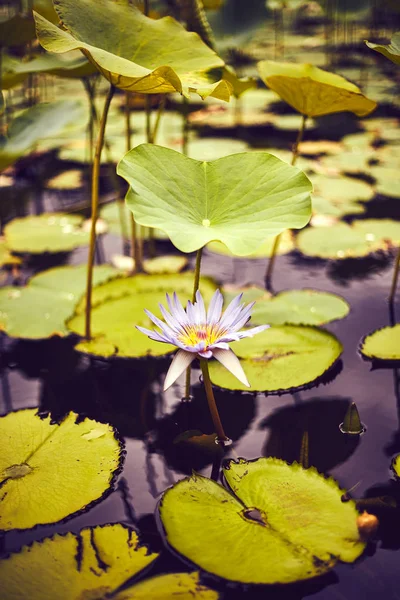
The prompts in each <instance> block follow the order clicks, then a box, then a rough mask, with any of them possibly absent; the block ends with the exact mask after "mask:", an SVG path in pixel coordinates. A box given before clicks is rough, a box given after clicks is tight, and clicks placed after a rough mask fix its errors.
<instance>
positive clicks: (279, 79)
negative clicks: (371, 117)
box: [258, 60, 376, 117]
mask: <svg viewBox="0 0 400 600" xmlns="http://www.w3.org/2000/svg"><path fill="white" fill-rule="evenodd" d="M258 71H259V73H260V77H261V79H262V80H263V81H264V83H265V84H266V85H267V86H268V87H269V88H271V89H272V90H274V91H275V92H276V93H277V94H279V96H280V97H281V98H282V99H283V100H285V102H287V103H288V104H290V106H293V108H295V109H296V110H297V111H298V112H300V113H302V114H303V115H307V116H309V117H318V116H321V115H327V114H329V113H335V112H342V111H351V112H353V113H355V114H356V115H357V116H359V117H363V116H365V115H367V114H369V113H370V112H371V111H373V110H374V109H375V108H376V102H373V101H372V100H369V99H368V98H367V97H366V96H364V95H363V94H362V92H361V90H360V89H359V88H358V87H357V86H356V85H354V84H353V83H350V81H347V80H346V79H344V77H341V76H340V75H335V74H334V73H328V72H327V71H323V70H322V69H319V68H318V67H314V66H313V65H311V64H294V63H283V62H274V61H271V60H265V61H261V62H259V63H258Z"/></svg>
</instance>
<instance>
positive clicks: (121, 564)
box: [0, 442, 158, 600]
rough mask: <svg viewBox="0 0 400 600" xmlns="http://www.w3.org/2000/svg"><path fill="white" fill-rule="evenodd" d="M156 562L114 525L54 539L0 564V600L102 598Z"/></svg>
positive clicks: (26, 548)
mask: <svg viewBox="0 0 400 600" xmlns="http://www.w3.org/2000/svg"><path fill="white" fill-rule="evenodd" d="M90 443H91V442H87V444H90ZM77 549H79V554H78V552H77ZM157 557H158V554H155V553H150V552H149V551H148V549H147V548H146V547H145V546H142V545H140V543H139V539H138V536H137V534H136V532H135V531H133V530H132V529H129V528H128V527H125V526H124V525H121V524H120V523H116V524H113V525H103V526H98V527H93V528H91V527H90V528H89V527H88V528H85V529H82V530H81V531H80V532H79V534H75V533H71V532H68V533H66V534H64V535H59V534H57V535H54V536H53V537H51V538H45V539H44V540H42V541H41V542H33V544H32V545H30V546H24V547H23V548H22V550H21V551H20V552H18V553H15V554H11V555H10V556H9V558H7V559H5V560H1V561H0V574H1V580H2V594H3V600H16V599H17V598H29V599H30V600H54V595H55V594H56V597H57V599H58V600H77V599H78V598H79V599H82V600H84V599H86V598H87V599H89V598H93V599H94V598H105V597H108V594H109V593H112V592H115V591H116V590H117V589H118V588H119V587H120V586H121V585H122V584H123V583H125V582H126V581H127V580H128V579H129V578H130V577H132V576H133V575H136V574H137V573H140V572H141V571H142V570H143V569H145V568H146V567H148V566H149V565H151V564H152V563H153V562H154V561H155V559H156V558H157ZM125 593H126V592H125ZM117 597H118V596H117Z"/></svg>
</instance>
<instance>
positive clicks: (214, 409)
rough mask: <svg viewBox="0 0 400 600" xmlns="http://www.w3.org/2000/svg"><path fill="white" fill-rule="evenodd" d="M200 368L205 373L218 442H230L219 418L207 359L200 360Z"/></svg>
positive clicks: (206, 388)
mask: <svg viewBox="0 0 400 600" xmlns="http://www.w3.org/2000/svg"><path fill="white" fill-rule="evenodd" d="M200 367H201V372H202V373H203V382H204V387H205V390H206V395H207V400H208V407H209V409H210V413H211V418H212V421H213V424H214V429H215V432H216V434H217V440H218V442H222V443H223V442H226V441H228V440H229V438H228V437H227V436H226V435H225V431H224V428H223V427H222V423H221V419H220V416H219V412H218V408H217V404H216V402H215V398H214V392H213V389H212V385H211V379H210V373H209V371H208V362H207V359H205V358H201V359H200Z"/></svg>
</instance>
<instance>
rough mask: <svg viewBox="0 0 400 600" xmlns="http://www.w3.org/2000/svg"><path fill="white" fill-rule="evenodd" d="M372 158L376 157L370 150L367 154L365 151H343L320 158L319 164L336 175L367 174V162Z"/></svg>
mask: <svg viewBox="0 0 400 600" xmlns="http://www.w3.org/2000/svg"><path fill="white" fill-rule="evenodd" d="M374 158H376V156H375V152H374V151H373V150H372V149H371V150H370V151H369V152H368V151H366V150H359V151H358V152H356V151H354V150H352V151H345V150H343V151H342V152H341V153H340V154H339V155H331V156H324V157H322V158H321V161H320V162H321V164H322V166H323V167H325V168H326V169H328V170H332V171H336V172H337V173H354V174H358V173H368V174H369V168H370V167H369V160H371V159H374ZM353 181H356V180H353ZM346 182H347V183H348V182H349V180H346ZM357 183H359V182H357ZM361 183H362V182H361ZM366 185H367V184H366Z"/></svg>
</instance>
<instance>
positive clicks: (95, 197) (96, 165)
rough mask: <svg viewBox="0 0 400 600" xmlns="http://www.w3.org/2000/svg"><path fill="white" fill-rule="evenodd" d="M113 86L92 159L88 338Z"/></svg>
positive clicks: (104, 110)
mask: <svg viewBox="0 0 400 600" xmlns="http://www.w3.org/2000/svg"><path fill="white" fill-rule="evenodd" d="M114 91H115V88H114V86H113V85H110V88H109V90H108V94H107V97H106V100H105V102H104V108H103V114H102V115H101V119H100V128H99V134H98V138H97V143H96V151H95V154H94V160H93V170H92V215H91V227H90V242H89V257H88V264H87V278H86V308H85V338H86V339H87V340H90V338H91V322H90V320H91V307H92V284H93V262H94V254H95V248H96V222H97V214H98V210H99V175H100V159H101V151H102V149H103V145H104V132H105V129H106V123H107V116H108V110H109V108H110V104H111V100H112V97H113V95H114Z"/></svg>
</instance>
